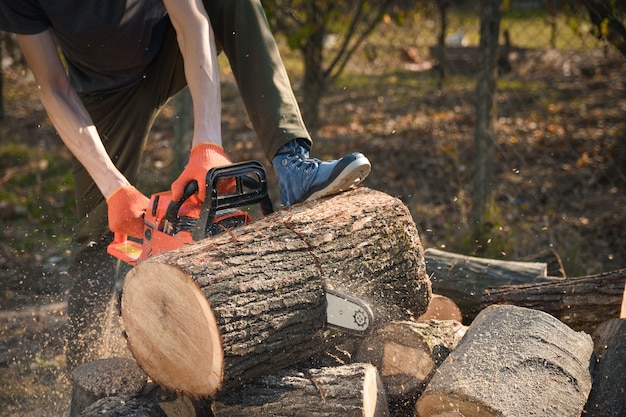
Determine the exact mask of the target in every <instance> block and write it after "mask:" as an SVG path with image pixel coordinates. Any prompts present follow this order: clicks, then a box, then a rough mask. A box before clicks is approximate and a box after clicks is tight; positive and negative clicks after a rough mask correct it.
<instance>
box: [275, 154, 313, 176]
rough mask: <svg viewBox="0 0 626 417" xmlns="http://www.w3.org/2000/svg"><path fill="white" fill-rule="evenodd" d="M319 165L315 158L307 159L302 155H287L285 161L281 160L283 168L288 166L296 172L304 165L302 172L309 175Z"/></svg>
mask: <svg viewBox="0 0 626 417" xmlns="http://www.w3.org/2000/svg"><path fill="white" fill-rule="evenodd" d="M319 163H320V160H319V159H317V158H307V157H305V156H304V155H299V154H295V155H293V154H292V155H289V156H288V157H286V158H285V159H283V166H287V165H289V166H290V167H293V168H295V169H296V170H300V169H302V166H303V165H304V172H305V173H307V174H308V173H309V172H311V171H314V170H315V169H316V168H317V167H318V165H319Z"/></svg>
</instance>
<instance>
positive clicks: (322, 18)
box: [263, 0, 416, 130]
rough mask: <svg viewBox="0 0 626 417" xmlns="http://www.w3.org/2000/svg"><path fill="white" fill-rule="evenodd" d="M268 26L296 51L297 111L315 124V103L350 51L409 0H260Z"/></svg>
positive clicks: (412, 4)
mask: <svg viewBox="0 0 626 417" xmlns="http://www.w3.org/2000/svg"><path fill="white" fill-rule="evenodd" d="M263 4H264V6H265V9H266V11H267V15H268V19H269V20H270V23H271V24H272V27H273V28H274V30H275V31H276V32H278V33H281V34H283V35H285V36H286V37H287V41H288V44H289V47H290V48H291V49H297V50H299V51H301V52H302V55H303V60H304V79H303V82H302V91H303V94H304V98H303V100H304V101H303V103H302V113H303V114H304V117H305V119H306V122H307V125H308V127H309V129H311V130H315V129H316V128H317V127H318V125H319V105H320V101H321V99H322V97H323V95H324V93H325V92H326V90H327V88H328V86H329V85H331V84H332V83H333V81H335V80H336V79H337V77H338V76H339V75H340V74H341V72H342V71H343V69H344V68H345V66H346V64H347V63H348V61H349V60H350V58H351V57H352V56H353V54H354V53H355V51H356V50H357V49H358V48H359V46H360V45H361V44H362V43H363V41H364V40H365V39H367V37H368V36H369V35H370V34H371V33H372V30H373V29H374V28H375V27H376V26H377V25H378V24H379V23H380V22H382V21H383V19H384V18H385V16H392V17H393V18H396V19H400V18H401V17H402V16H403V13H404V11H405V10H410V9H411V8H413V7H415V4H416V2H414V1H413V2H412V1H409V0H378V1H368V0H317V1H316V0H264V1H263Z"/></svg>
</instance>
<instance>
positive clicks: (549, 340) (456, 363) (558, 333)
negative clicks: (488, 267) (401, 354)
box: [416, 306, 593, 417]
mask: <svg viewBox="0 0 626 417" xmlns="http://www.w3.org/2000/svg"><path fill="white" fill-rule="evenodd" d="M592 351H593V342H592V340H591V337H590V336H589V335H587V334H585V333H582V332H581V333H577V332H575V331H573V330H571V329H570V328H569V327H567V326H566V325H564V324H563V323H561V322H560V321H558V320H557V319H555V318H554V317H552V316H550V315H548V314H546V313H543V312H540V311H536V310H530V309H526V308H523V307H516V306H491V307H488V308H486V309H485V310H483V311H481V313H480V314H479V315H478V316H477V317H476V319H475V320H474V322H473V323H472V325H471V326H470V327H469V329H468V331H467V333H466V335H465V337H464V338H463V340H462V341H461V342H460V343H459V344H458V346H457V347H456V349H455V350H454V351H453V352H452V353H451V354H450V356H448V358H447V359H446V360H445V361H444V362H443V363H442V364H441V366H440V367H439V368H438V369H437V372H436V373H435V376H434V377H433V378H432V380H431V381H430V383H429V385H428V387H427V388H426V390H425V391H424V393H423V394H422V396H421V397H420V398H419V400H418V401H417V404H416V411H417V413H418V414H419V416H420V417H429V416H442V415H450V416H461V415H462V416H467V417H469V416H481V417H489V416H494V417H495V416H528V415H536V416H544V417H549V416H554V417H568V416H572V417H575V416H579V415H580V414H581V411H582V409H583V407H584V405H585V402H586V400H587V396H588V395H589V391H590V390H591V375H590V373H589V360H590V357H591V353H592ZM446 413H447V414H446Z"/></svg>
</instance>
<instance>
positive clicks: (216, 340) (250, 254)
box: [122, 188, 431, 396]
mask: <svg viewBox="0 0 626 417" xmlns="http://www.w3.org/2000/svg"><path fill="white" fill-rule="evenodd" d="M425 271H426V268H425V265H424V259H423V249H422V246H421V243H420V240H419V236H418V233H417V230H416V229H415V224H414V223H413V220H412V218H411V214H410V213H409V211H408V209H407V208H406V206H404V205H403V204H402V203H401V202H400V201H399V200H397V199H395V198H393V197H390V196H388V195H386V194H384V193H381V192H376V191H372V190H368V189H366V188H360V189H357V190H353V191H350V192H346V193H342V194H340V195H337V196H335V197H333V198H330V199H324V200H319V201H313V202H310V203H305V204H301V205H297V206H294V207H291V208H290V209H286V210H281V211H279V212H277V213H274V214H272V215H270V216H268V217H265V218H264V219H261V220H260V221H258V222H255V223H252V224H249V225H246V226H242V227H240V228H237V229H235V230H233V231H230V232H229V233H224V234H222V235H219V236H215V237H213V238H210V239H205V240H203V241H201V242H198V243H196V244H193V245H189V246H186V247H183V248H180V249H178V250H175V251H171V252H168V253H165V254H162V255H159V256H156V257H153V258H151V259H148V260H147V261H144V262H142V263H140V264H139V265H137V266H136V267H135V268H134V269H133V270H131V271H130V272H129V274H128V276H127V277H126V282H125V285H124V292H123V294H124V295H123V299H122V319H123V324H124V328H125V331H126V334H127V337H128V346H129V349H130V351H131V352H132V353H133V356H134V357H135V359H136V360H137V362H138V363H139V364H140V366H141V367H142V368H143V369H144V370H145V371H146V372H147V373H148V375H150V376H151V377H152V378H153V379H154V380H155V381H157V382H158V383H159V384H161V385H163V386H165V387H168V388H171V389H175V390H179V391H181V392H183V393H186V394H189V395H190V396H212V395H214V394H215V393H216V392H217V391H218V390H220V389H221V390H224V389H227V388H230V387H232V386H235V385H238V384H240V383H241V382H243V381H246V380H250V379H252V378H255V377H257V376H260V375H263V374H267V373H270V372H273V371H276V370H278V369H280V368H283V367H286V366H289V365H291V364H295V363H297V362H298V361H300V360H301V359H303V358H305V357H308V356H312V355H314V354H316V353H318V352H320V351H321V350H323V349H324V343H325V340H329V341H332V342H333V343H339V341H340V340H341V338H342V337H343V338H347V337H348V336H349V333H346V332H337V331H331V330H329V329H326V328H325V323H326V316H325V312H326V311H325V298H324V295H325V291H326V290H328V289H332V290H334V291H339V292H341V293H344V294H348V295H350V296H352V297H356V298H359V299H361V300H363V301H364V302H366V303H367V304H368V305H369V306H370V307H371V309H372V311H373V317H374V320H373V323H372V325H376V324H378V323H382V322H385V321H389V320H408V319H410V318H413V317H416V316H419V315H421V314H422V313H423V312H424V311H426V309H427V306H428V303H429V301H430V297H431V290H430V282H429V280H428V277H427V276H426V273H425ZM324 330H327V331H324Z"/></svg>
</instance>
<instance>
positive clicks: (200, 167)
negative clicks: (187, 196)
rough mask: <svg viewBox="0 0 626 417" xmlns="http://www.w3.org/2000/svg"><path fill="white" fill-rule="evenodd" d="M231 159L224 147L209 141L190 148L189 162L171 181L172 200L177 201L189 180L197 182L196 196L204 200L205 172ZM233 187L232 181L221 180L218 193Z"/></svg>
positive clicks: (227, 163) (228, 162)
mask: <svg viewBox="0 0 626 417" xmlns="http://www.w3.org/2000/svg"><path fill="white" fill-rule="evenodd" d="M230 164H232V161H231V160H230V159H229V158H228V157H227V156H226V154H225V153H224V148H222V147H221V146H220V145H217V144H215V143H211V142H205V143H201V144H199V145H196V146H194V147H193V148H192V149H191V155H190V156H189V162H188V163H187V166H186V167H185V169H184V170H183V172H182V173H181V174H180V176H179V177H178V179H177V180H176V181H174V182H173V183H172V200H173V201H178V200H180V199H181V198H182V196H183V191H184V190H185V187H186V186H187V184H189V183H190V182H191V181H194V180H195V181H197V182H198V198H199V200H200V201H204V198H205V197H206V174H207V172H209V170H210V169H211V168H215V167H221V166H224V165H230ZM233 187H234V182H233V181H230V180H228V181H221V182H220V185H219V192H220V193H227V192H229V191H231V190H232V189H233Z"/></svg>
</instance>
